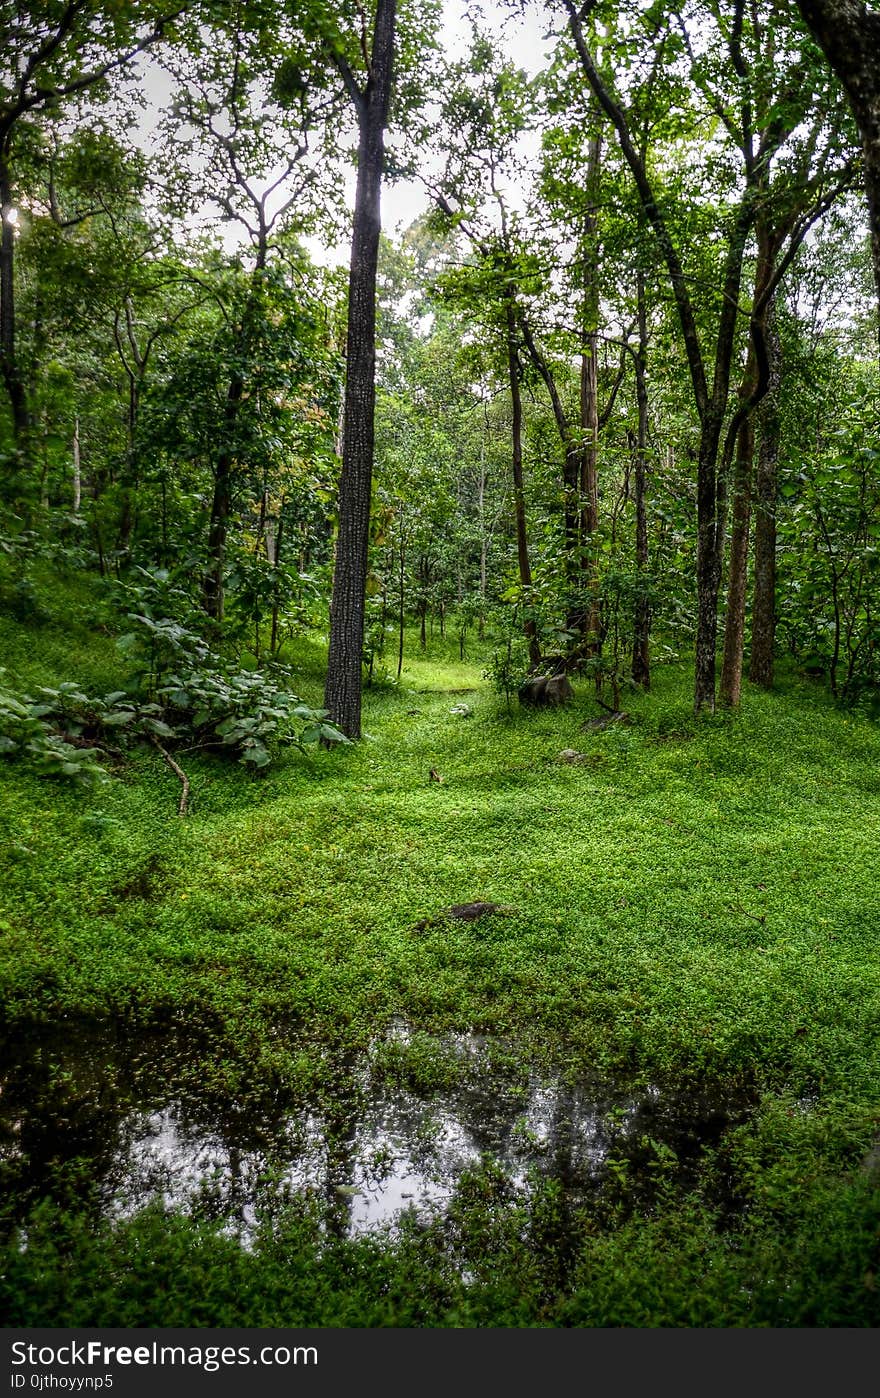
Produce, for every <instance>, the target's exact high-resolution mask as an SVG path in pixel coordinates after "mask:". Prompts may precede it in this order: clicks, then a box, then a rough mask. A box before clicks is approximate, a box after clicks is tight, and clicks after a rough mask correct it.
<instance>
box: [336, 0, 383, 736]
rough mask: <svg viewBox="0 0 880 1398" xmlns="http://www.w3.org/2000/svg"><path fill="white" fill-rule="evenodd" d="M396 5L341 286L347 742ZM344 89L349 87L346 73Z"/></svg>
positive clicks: (339, 662)
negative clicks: (344, 307) (344, 306)
mask: <svg viewBox="0 0 880 1398" xmlns="http://www.w3.org/2000/svg"><path fill="white" fill-rule="evenodd" d="M395 17H396V0H377V4H376V23H375V28H374V31H373V49H372V55H371V60H370V76H369V80H368V82H367V87H366V90H365V91H364V92H360V91H359V90H358V91H357V96H356V98H355V104H356V109H357V116H358V130H359V141H358V166H357V190H356V194H355V209H354V224H353V228H352V242H351V267H350V271H349V282H348V332H347V337H346V375H345V405H344V412H343V433H342V436H343V440H342V471H341V474H340V481H339V533H338V538H337V543H336V566H335V568H334V572H333V596H332V600H331V604H330V646H329V651H328V656H327V681H326V685H325V689H324V706H325V708H326V709H328V710H329V714H330V718H331V720H332V722H334V723H336V724H337V725H338V726H339V727H340V728H341V729H342V731H343V733H345V735H346V737H348V738H359V737H360V735H361V686H362V673H361V666H362V660H363V649H364V612H365V598H366V582H367V551H368V542H369V529H370V494H371V490H372V478H373V440H374V414H375V403H376V382H375V367H376V266H377V262H378V256H379V233H380V227H381V220H380V195H381V188H382V171H383V168H384V163H385V162H384V132H385V124H386V121H387V117H388V100H389V96H390V91H391V75H392V64H393V58H394V25H395ZM348 80H349V81H348V82H347V85H348V86H349V88H350V90H351V75H350V73H349V74H348Z"/></svg>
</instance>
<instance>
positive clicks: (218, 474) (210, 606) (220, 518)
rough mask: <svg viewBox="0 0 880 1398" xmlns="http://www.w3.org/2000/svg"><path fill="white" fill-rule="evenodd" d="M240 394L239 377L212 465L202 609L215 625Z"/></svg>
mask: <svg viewBox="0 0 880 1398" xmlns="http://www.w3.org/2000/svg"><path fill="white" fill-rule="evenodd" d="M243 393H244V381H243V379H242V378H241V376H240V375H236V376H235V377H234V378H233V380H232V382H231V383H230V385H229V389H228V392H227V394H226V406H225V409H224V413H223V418H224V422H223V426H224V443H223V447H222V450H221V451H220V454H219V455H218V457H217V460H216V463H215V465H214V493H213V496H212V498H211V515H210V520H209V523H208V567H207V569H206V571H205V575H204V577H203V579H202V606H203V608H204V610H205V611H206V612H207V614H208V616H209V617H211V618H212V620H214V621H222V620H223V600H224V599H223V566H224V562H225V559H226V534H227V531H228V527H229V514H230V511H231V508H232V469H233V464H234V455H233V451H232V436H233V432H234V429H235V423H236V420H237V418H238V410H239V407H240V406H241V400H242V394H243Z"/></svg>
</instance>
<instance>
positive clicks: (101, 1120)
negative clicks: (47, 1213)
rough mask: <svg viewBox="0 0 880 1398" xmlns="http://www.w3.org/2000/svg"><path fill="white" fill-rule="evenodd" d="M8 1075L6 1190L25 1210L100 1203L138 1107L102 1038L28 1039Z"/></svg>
mask: <svg viewBox="0 0 880 1398" xmlns="http://www.w3.org/2000/svg"><path fill="white" fill-rule="evenodd" d="M10 1057H11V1061H10V1062H9V1064H8V1067H7V1069H6V1071H5V1073H4V1075H3V1079H2V1094H0V1103H2V1114H0V1190H2V1194H3V1196H4V1197H5V1198H6V1199H7V1200H10V1201H13V1200H14V1201H15V1208H16V1211H17V1213H18V1214H19V1215H23V1214H24V1213H25V1212H26V1211H27V1209H28V1207H29V1206H30V1205H31V1204H33V1203H34V1202H35V1201H36V1200H37V1199H40V1198H43V1197H45V1196H49V1197H51V1198H53V1199H55V1200H56V1201H57V1202H59V1203H71V1202H73V1201H74V1200H76V1202H77V1203H78V1204H80V1205H81V1206H82V1205H83V1204H85V1205H88V1204H90V1203H95V1204H97V1203H98V1202H99V1196H100V1195H101V1194H102V1193H105V1192H106V1190H105V1189H103V1188H102V1186H104V1185H105V1182H106V1181H107V1180H108V1178H109V1177H110V1176H111V1174H112V1170H113V1165H114V1163H115V1160H116V1157H117V1152H118V1146H119V1140H120V1136H121V1133H122V1126H123V1122H124V1120H125V1118H126V1116H127V1115H128V1112H129V1110H130V1104H129V1103H128V1102H127V1101H125V1099H124V1098H123V1097H122V1096H121V1095H120V1093H119V1090H118V1085H117V1081H116V1070H115V1067H114V1064H113V1062H112V1060H111V1059H109V1058H108V1055H107V1052H106V1048H105V1046H104V1045H102V1044H101V1043H100V1042H98V1041H96V1040H94V1039H91V1038H83V1037H82V1036H80V1037H79V1039H78V1041H77V1042H75V1043H74V1042H73V1041H71V1039H70V1036H69V1034H68V1035H65V1036H64V1037H62V1036H61V1035H60V1034H58V1035H52V1036H50V1037H49V1038H45V1037H43V1038H42V1039H41V1040H39V1041H38V1040H36V1039H28V1040H24V1041H22V1042H21V1043H19V1045H18V1046H17V1047H16V1048H14V1049H13V1050H12V1054H11V1055H10Z"/></svg>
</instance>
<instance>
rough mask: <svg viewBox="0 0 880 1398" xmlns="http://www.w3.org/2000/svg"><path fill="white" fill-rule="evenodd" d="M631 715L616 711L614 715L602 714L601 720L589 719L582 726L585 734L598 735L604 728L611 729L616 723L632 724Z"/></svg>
mask: <svg viewBox="0 0 880 1398" xmlns="http://www.w3.org/2000/svg"><path fill="white" fill-rule="evenodd" d="M631 722H632V720H631V718H630V716H629V714H624V713H621V712H620V711H619V710H615V712H614V713H613V714H602V715H601V717H600V718H588V719H587V721H586V723H582V724H581V729H582V731H583V732H584V733H598V732H600V731H601V730H602V729H603V728H610V727H611V725H612V724H614V723H631Z"/></svg>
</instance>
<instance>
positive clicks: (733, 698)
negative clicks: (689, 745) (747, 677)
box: [718, 413, 755, 709]
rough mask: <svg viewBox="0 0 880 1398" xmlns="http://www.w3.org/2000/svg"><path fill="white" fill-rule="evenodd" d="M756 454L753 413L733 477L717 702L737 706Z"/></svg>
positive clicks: (743, 427)
mask: <svg viewBox="0 0 880 1398" xmlns="http://www.w3.org/2000/svg"><path fill="white" fill-rule="evenodd" d="M754 456H755V422H754V417H753V416H752V414H751V413H750V414H749V416H748V417H747V418H746V419H745V421H744V422H743V423H742V425H741V427H740V429H739V432H738V434H737V449H736V467H735V470H734V481H733V524H732V528H731V534H730V570H729V576H728V589H727V616H726V618H725V625H724V654H723V658H722V662H721V681H720V683H719V686H718V702H719V703H720V704H721V705H722V707H724V708H727V709H735V708H737V706H738V705H739V700H740V694H741V691H742V660H743V638H744V635H745V621H746V584H747V579H748V560H749V526H750V522H751V505H752V469H753V465H754Z"/></svg>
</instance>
